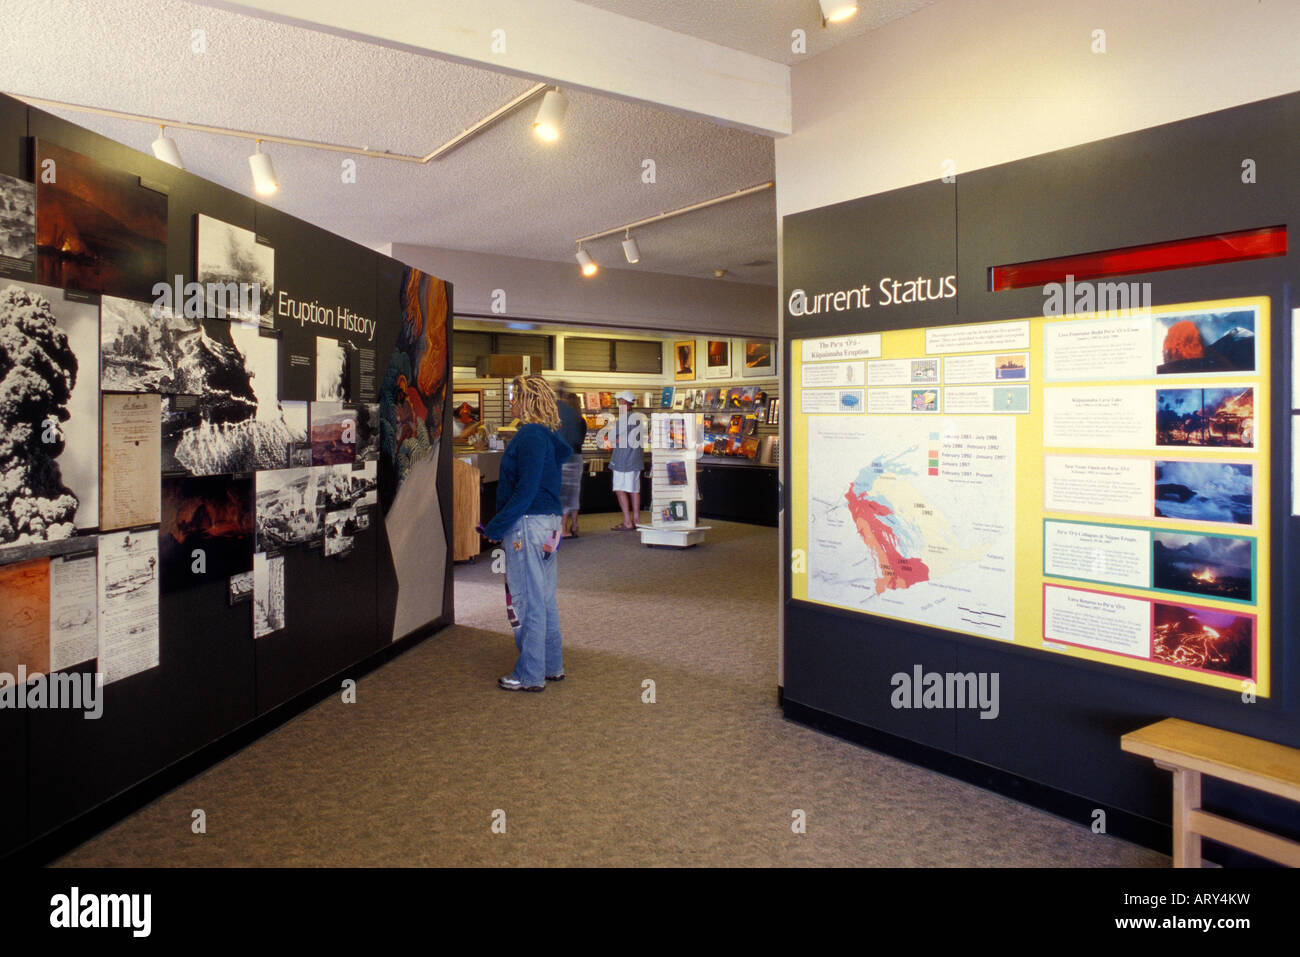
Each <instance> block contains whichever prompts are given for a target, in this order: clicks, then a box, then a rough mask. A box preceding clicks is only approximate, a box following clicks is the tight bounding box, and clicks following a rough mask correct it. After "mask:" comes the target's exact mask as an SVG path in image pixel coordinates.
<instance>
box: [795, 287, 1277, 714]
mask: <svg viewBox="0 0 1300 957" xmlns="http://www.w3.org/2000/svg"><path fill="white" fill-rule="evenodd" d="M1269 321H1270V317H1269V300H1268V298H1266V297H1253V298H1242V299H1225V300H1218V301H1213V302H1192V303H1181V304H1177V305H1171V306H1160V307H1153V308H1151V309H1149V310H1144V311H1133V312H1110V313H1097V314H1089V315H1079V316H1066V317H1042V316H1039V317H1034V318H1030V319H1020V320H1011V321H1006V322H988V323H978V324H968V325H947V326H934V327H930V328H916V329H902V330H893V331H887V332H873V333H863V334H860V335H844V336H836V337H830V338H803V339H795V340H794V341H792V343H791V347H790V348H791V365H790V368H791V379H790V389H789V395H790V398H789V407H790V412H791V420H790V441H791V447H790V491H791V498H790V501H791V513H790V515H789V521H790V525H791V541H792V548H793V550H794V554H793V555H792V556H791V558H792V561H791V566H790V567H791V568H792V569H793V574H792V576H791V587H792V594H793V597H794V598H795V599H798V600H801V601H808V602H815V603H818V604H823V605H830V606H834V607H837V608H842V609H847V610H850V611H855V612H860V613H864V614H870V615H879V616H882V617H885V618H890V619H895V620H897V621H901V622H911V623H914V624H918V625H926V626H930V627H933V628H939V629H943V630H945V631H952V632H958V633H961V634H966V635H972V636H977V637H980V638H985V639H991V640H994V641H1002V642H1007V643H1014V644H1017V645H1021V646H1024V647H1027V648H1035V649H1040V650H1047V651H1052V652H1056V653H1059V654H1062V655H1069V656H1071V657H1076V658H1085V659H1088V660H1091V661H1097V662H1104V663H1106V664H1110V665H1115V666H1118V667H1123V668H1131V669H1135V670H1138V671H1144V672H1148V673H1150V674H1157V675H1161V676H1164V677H1170V678H1177V679H1180V680H1184V681H1191V682H1196V683H1199V684H1204V685H1211V686H1213V687H1217V688H1225V689H1231V690H1234V691H1247V690H1248V691H1251V692H1253V693H1255V694H1257V695H1259V696H1260V697H1266V696H1268V695H1269V693H1270V690H1269V689H1270V675H1269V662H1270V655H1269V632H1270V624H1269V587H1268V585H1269V581H1270V578H1269V557H1270V541H1269V535H1270V521H1269V517H1270V515H1271V507H1272V503H1271V501H1270V481H1269V462H1270V461H1271V460H1270V440H1271V437H1270V435H1269V422H1270V409H1271V408H1272V406H1271V402H1272V396H1271V395H1270V377H1269V374H1268V370H1269V369H1270V368H1271V365H1270V356H1269V354H1268V343H1269Z"/></svg>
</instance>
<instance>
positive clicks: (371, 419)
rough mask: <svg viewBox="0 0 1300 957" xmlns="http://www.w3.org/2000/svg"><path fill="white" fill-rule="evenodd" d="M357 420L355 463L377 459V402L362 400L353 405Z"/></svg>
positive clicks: (376, 460)
mask: <svg viewBox="0 0 1300 957" xmlns="http://www.w3.org/2000/svg"><path fill="white" fill-rule="evenodd" d="M353 409H354V411H355V412H356V422H357V450H356V459H355V461H356V464H357V468H360V467H361V463H363V462H378V461H379V403H378V402H363V403H360V404H358V405H355V406H353Z"/></svg>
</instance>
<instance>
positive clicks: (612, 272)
mask: <svg viewBox="0 0 1300 957" xmlns="http://www.w3.org/2000/svg"><path fill="white" fill-rule="evenodd" d="M383 251H384V252H386V253H387V254H388V255H390V256H392V257H394V258H395V259H400V260H401V261H402V262H404V263H407V264H409V265H411V266H414V267H415V268H416V269H421V270H424V271H425V272H428V273H431V274H433V275H438V276H452V275H454V276H455V277H456V311H457V313H458V314H459V315H462V316H484V317H488V318H490V317H492V316H494V315H504V316H509V317H510V318H512V319H539V320H542V321H545V322H555V323H565V322H573V323H580V324H583V325H595V326H611V327H615V328H623V329H646V330H672V331H681V332H689V333H700V334H703V333H716V334H718V335H734V336H743V335H750V336H754V337H766V338H769V339H770V338H774V337H775V336H776V322H777V316H776V311H775V309H776V292H775V290H774V288H773V287H772V286H760V285H755V284H753V283H743V282H731V281H728V280H725V279H723V280H718V279H697V278H695V277H692V276H670V275H666V274H664V273H654V272H646V271H643V270H639V269H615V268H605V269H601V270H600V272H599V273H597V274H596V276H594V277H593V278H591V279H583V278H582V277H581V276H580V275H579V273H578V266H577V263H576V262H573V261H569V262H565V263H556V262H546V261H543V260H540V259H522V258H519V257H515V256H494V255H489V254H486V253H474V252H463V251H459V250H454V249H438V248H435V247H432V246H415V245H408V244H402V243H393V244H392V245H390V246H387V247H383ZM619 255H620V256H621V255H622V253H621V252H620V253H619ZM704 266H708V264H703V266H702V268H704ZM710 268H711V267H710ZM497 289H501V290H504V292H505V307H504V310H501V309H497V310H494V309H493V295H494V292H495V290H497Z"/></svg>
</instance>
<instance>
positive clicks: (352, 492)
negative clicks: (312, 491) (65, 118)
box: [318, 462, 379, 512]
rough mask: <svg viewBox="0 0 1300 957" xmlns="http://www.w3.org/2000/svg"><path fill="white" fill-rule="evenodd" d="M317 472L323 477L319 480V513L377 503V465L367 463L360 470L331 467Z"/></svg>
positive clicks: (347, 466)
mask: <svg viewBox="0 0 1300 957" xmlns="http://www.w3.org/2000/svg"><path fill="white" fill-rule="evenodd" d="M319 471H320V472H321V473H322V474H323V475H324V476H325V478H323V479H322V480H321V492H320V496H321V500H320V502H319V506H318V507H319V508H320V510H321V511H323V512H328V511H334V510H336V509H340V508H351V507H352V506H354V505H373V504H375V502H376V501H377V499H376V498H375V496H376V491H377V488H376V479H377V477H378V474H379V469H378V463H376V462H367V463H366V465H365V468H361V469H354V468H353V467H352V466H351V465H346V464H344V465H333V466H330V467H329V468H328V469H320V470H319Z"/></svg>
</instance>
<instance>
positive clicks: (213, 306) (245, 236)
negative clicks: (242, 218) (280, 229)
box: [195, 213, 275, 328]
mask: <svg viewBox="0 0 1300 957" xmlns="http://www.w3.org/2000/svg"><path fill="white" fill-rule="evenodd" d="M198 221H199V222H198V243H197V251H196V253H195V258H196V259H197V260H198V261H197V262H196V264H195V265H196V267H197V268H196V270H195V272H196V278H197V280H198V281H199V282H200V283H203V284H204V285H205V287H206V288H207V289H208V290H209V301H208V311H207V314H208V316H209V317H212V316H216V317H218V318H225V319H232V320H235V321H238V322H257V323H260V324H261V325H262V326H263V327H264V328H271V327H272V326H273V325H274V316H275V313H274V311H273V310H274V303H275V250H274V249H272V248H271V247H270V246H268V245H266V244H265V243H259V242H258V241H257V235H256V234H255V233H254V232H253V231H252V230H251V229H240V228H239V227H238V226H232V225H231V224H230V223H226V222H222V221H221V220H219V219H213V218H212V217H211V216H204V215H203V214H202V213H199V214H198ZM218 283H220V284H222V285H226V284H229V283H234V284H235V286H236V288H238V287H239V286H240V285H249V286H255V287H257V288H258V290H259V293H258V303H259V309H258V310H257V312H256V313H253V314H249V315H246V314H245V313H244V311H243V309H242V308H238V307H236V308H234V309H229V308H226V307H222V308H221V309H218V308H217V305H218V304H217V303H215V302H213V296H212V286H213V285H214V284H218ZM225 301H226V302H228V303H230V304H231V305H234V304H235V303H243V302H244V301H245V299H244V298H243V297H240V296H239V295H238V294H236V295H233V296H232V295H229V294H228V295H227V297H226V300H225ZM222 311H224V312H225V315H224V316H221V315H220V312H222Z"/></svg>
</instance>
